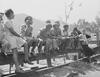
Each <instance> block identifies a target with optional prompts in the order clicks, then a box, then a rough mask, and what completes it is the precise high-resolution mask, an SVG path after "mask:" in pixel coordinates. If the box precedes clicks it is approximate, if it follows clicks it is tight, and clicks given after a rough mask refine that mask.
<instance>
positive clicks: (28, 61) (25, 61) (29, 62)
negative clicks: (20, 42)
mask: <svg viewBox="0 0 100 77" xmlns="http://www.w3.org/2000/svg"><path fill="white" fill-rule="evenodd" d="M24 63H28V64H30V65H33V64H34V63H32V62H31V61H30V60H24Z"/></svg>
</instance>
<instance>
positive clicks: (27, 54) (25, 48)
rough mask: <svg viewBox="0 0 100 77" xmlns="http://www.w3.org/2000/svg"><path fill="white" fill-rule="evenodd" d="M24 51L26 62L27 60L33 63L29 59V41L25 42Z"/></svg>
mask: <svg viewBox="0 0 100 77" xmlns="http://www.w3.org/2000/svg"><path fill="white" fill-rule="evenodd" d="M24 52H25V62H27V63H28V64H33V63H31V62H30V60H29V47H28V44H27V43H25V44H24Z"/></svg>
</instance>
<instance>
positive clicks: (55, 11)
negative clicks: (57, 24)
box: [0, 0, 100, 23]
mask: <svg viewBox="0 0 100 77" xmlns="http://www.w3.org/2000/svg"><path fill="white" fill-rule="evenodd" d="M70 2H71V0H0V11H4V10H6V9H8V8H12V9H13V10H14V11H15V13H25V14H29V15H31V16H33V17H34V18H37V19H41V20H47V19H62V20H65V3H67V5H68V4H69V3H70ZM73 6H74V8H73V11H72V12H71V14H70V19H69V22H70V23H72V22H75V21H77V20H78V19H79V18H85V19H86V20H89V21H92V20H94V18H95V16H97V15H98V13H100V0H74V5H73ZM79 6H80V7H79ZM99 15H100V14H99Z"/></svg>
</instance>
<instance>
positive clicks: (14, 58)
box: [12, 48, 24, 72]
mask: <svg viewBox="0 0 100 77" xmlns="http://www.w3.org/2000/svg"><path fill="white" fill-rule="evenodd" d="M12 52H13V60H14V63H15V67H16V71H17V72H24V71H23V70H21V69H20V67H19V62H18V51H17V48H14V49H12Z"/></svg>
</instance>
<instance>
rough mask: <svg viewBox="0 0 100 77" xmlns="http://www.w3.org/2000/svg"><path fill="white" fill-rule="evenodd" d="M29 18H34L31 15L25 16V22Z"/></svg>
mask: <svg viewBox="0 0 100 77" xmlns="http://www.w3.org/2000/svg"><path fill="white" fill-rule="evenodd" d="M28 19H31V20H32V19H33V18H32V17H31V16H27V17H26V18H25V22H26V20H28Z"/></svg>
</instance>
